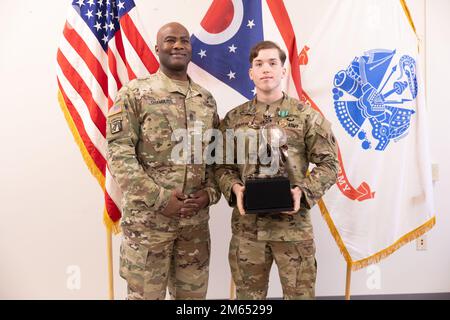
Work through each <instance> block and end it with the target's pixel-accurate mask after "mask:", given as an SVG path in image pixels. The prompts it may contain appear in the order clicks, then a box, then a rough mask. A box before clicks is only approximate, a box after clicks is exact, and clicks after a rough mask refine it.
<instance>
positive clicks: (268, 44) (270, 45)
mask: <svg viewBox="0 0 450 320" xmlns="http://www.w3.org/2000/svg"><path fill="white" fill-rule="evenodd" d="M264 49H277V50H278V55H279V56H280V60H281V64H283V65H284V62H285V61H286V53H285V52H284V51H283V50H281V48H280V47H279V46H278V45H277V44H276V43H275V42H273V41H261V42H258V43H257V44H255V45H254V46H253V48H251V49H250V56H249V61H250V65H251V64H253V60H254V59H255V58H256V57H257V56H258V54H259V51H260V50H264Z"/></svg>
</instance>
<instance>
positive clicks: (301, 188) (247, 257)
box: [216, 41, 339, 299]
mask: <svg viewBox="0 0 450 320" xmlns="http://www.w3.org/2000/svg"><path fill="white" fill-rule="evenodd" d="M285 59H286V55H285V53H284V52H283V51H282V50H281V49H280V48H279V47H278V46H277V45H276V44H275V43H273V42H270V41H263V42H260V43H259V44H257V45H256V46H254V47H253V48H252V50H251V52H250V63H251V68H250V71H249V74H250V78H251V79H252V80H253V81H254V83H255V86H256V96H255V98H254V99H253V100H251V101H248V102H246V103H244V104H242V105H240V106H238V107H236V108H234V109H233V110H231V111H230V112H228V113H227V115H226V116H225V118H224V119H223V120H222V122H221V125H220V129H221V130H222V132H223V135H224V136H225V131H226V129H234V130H238V129H241V130H248V129H249V128H252V129H253V130H254V128H257V129H261V128H262V126H263V125H265V124H277V125H278V126H279V127H282V128H284V131H285V133H286V136H287V145H288V159H289V161H288V162H287V164H286V166H287V167H286V170H287V173H288V177H289V180H290V183H291V188H292V189H291V193H292V197H293V203H294V210H293V211H292V212H286V213H273V214H245V210H244V207H243V193H244V191H245V187H244V185H245V180H246V178H247V177H249V176H250V175H251V174H253V173H255V171H256V167H255V165H254V164H249V163H248V161H246V163H245V164H238V163H236V162H235V164H224V165H220V166H218V167H217V169H216V180H217V182H218V183H219V186H220V189H221V191H222V193H223V194H224V196H225V198H226V199H227V201H228V203H229V204H230V206H232V207H234V210H233V214H232V233H233V236H232V239H231V243H230V249H229V262H230V266H231V272H232V276H233V280H234V282H235V284H236V293H237V298H238V299H265V298H266V295H267V289H268V281H269V272H270V269H271V266H272V262H273V260H274V259H275V262H276V264H277V266H278V270H279V276H280V280H281V285H282V288H283V297H284V298H285V299H310V298H314V287H315V279H316V268H317V264H316V260H315V245H314V237H313V227H312V224H311V218H310V214H309V209H311V207H313V206H314V204H315V203H316V202H317V201H318V200H319V199H320V198H321V197H322V195H323V194H324V193H325V191H326V190H327V189H329V188H330V187H331V186H332V185H333V184H334V183H335V181H336V178H337V173H338V166H339V163H338V160H337V147H336V141H335V138H334V136H333V133H332V131H331V124H330V122H328V121H327V120H326V119H324V118H323V117H322V116H321V115H320V114H319V113H318V112H317V111H315V110H313V109H312V108H311V107H310V106H307V105H305V104H302V103H300V102H299V101H298V100H296V99H294V98H291V97H289V96H287V95H286V94H285V93H284V92H283V91H282V89H281V79H282V78H283V77H284V76H285V73H286V69H285V68H284V67H283V64H284V61H285ZM246 159H248V155H246ZM235 161H236V160H235ZM310 163H313V164H315V167H314V169H313V170H312V171H311V173H310V174H309V175H307V170H308V167H309V164H310Z"/></svg>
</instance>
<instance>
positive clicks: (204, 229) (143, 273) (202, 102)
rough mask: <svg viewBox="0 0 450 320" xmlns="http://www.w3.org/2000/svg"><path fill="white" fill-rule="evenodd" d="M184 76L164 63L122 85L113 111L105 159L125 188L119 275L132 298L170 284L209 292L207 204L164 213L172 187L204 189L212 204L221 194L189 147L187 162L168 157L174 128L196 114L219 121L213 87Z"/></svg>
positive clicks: (180, 294)
mask: <svg viewBox="0 0 450 320" xmlns="http://www.w3.org/2000/svg"><path fill="white" fill-rule="evenodd" d="M185 84H186V87H183V86H182V83H181V82H179V81H174V80H171V79H170V78H168V77H167V76H166V75H165V74H164V73H163V72H162V71H160V70H159V71H158V72H156V73H155V74H153V75H151V76H149V77H148V78H146V79H141V80H133V81H130V83H128V84H127V85H126V86H124V87H123V88H122V89H121V90H120V91H119V93H118V95H117V98H116V101H115V104H114V106H113V107H112V108H111V110H110V111H109V113H108V126H107V141H108V164H109V168H110V171H111V173H112V175H113V177H114V179H115V181H116V182H117V183H118V184H119V186H120V188H121V190H122V192H123V202H122V209H123V210H122V213H123V216H122V220H121V227H122V230H123V235H124V239H123V242H122V245H121V255H120V275H121V276H122V277H123V278H124V279H126V280H127V283H128V298H129V299H164V298H165V295H166V287H167V285H168V287H169V293H170V294H171V296H172V298H175V299H204V298H205V296H206V289H207V286H208V267H209V254H210V237H209V227H208V219H209V209H208V208H205V209H202V210H200V211H199V212H198V213H197V214H196V215H194V216H192V217H191V218H180V217H179V216H177V217H176V218H169V217H166V216H164V215H162V214H161V212H162V211H163V210H164V208H165V206H166V205H167V203H168V201H169V198H170V195H171V192H172V190H174V189H180V190H181V191H182V192H183V193H184V194H186V195H188V194H190V193H194V192H196V191H198V190H200V189H204V190H206V192H207V193H208V195H209V201H210V205H212V204H214V203H217V201H218V200H219V198H220V191H219V190H218V188H217V186H216V184H215V182H214V172H213V167H211V166H206V165H205V164H204V163H203V162H201V163H198V161H190V160H195V159H193V156H192V157H191V154H189V157H188V159H189V162H187V163H186V162H184V163H182V164H179V163H176V162H175V161H174V159H172V158H171V152H172V148H173V147H174V146H175V145H176V144H177V143H178V142H177V141H172V139H171V136H172V132H174V131H175V130H177V129H186V128H192V127H193V126H194V122H195V121H201V122H202V123H203V124H204V128H203V130H206V129H210V128H213V127H215V128H217V126H218V124H219V119H218V116H217V109H216V103H215V100H214V98H213V97H212V96H211V94H210V93H209V92H208V91H206V90H205V89H203V88H202V87H200V86H199V85H197V84H195V83H193V82H192V81H190V85H189V86H188V85H187V82H185ZM197 133H198V132H197ZM200 134H202V132H200ZM191 138H192V137H191ZM206 144H207V143H206V142H203V146H202V147H204V145H206ZM193 150H194V149H192V151H193Z"/></svg>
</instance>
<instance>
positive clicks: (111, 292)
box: [106, 227, 114, 300]
mask: <svg viewBox="0 0 450 320" xmlns="http://www.w3.org/2000/svg"><path fill="white" fill-rule="evenodd" d="M106 244H107V249H106V250H107V251H108V291H109V292H108V293H109V300H114V279H113V255H112V232H111V228H110V227H107V228H106Z"/></svg>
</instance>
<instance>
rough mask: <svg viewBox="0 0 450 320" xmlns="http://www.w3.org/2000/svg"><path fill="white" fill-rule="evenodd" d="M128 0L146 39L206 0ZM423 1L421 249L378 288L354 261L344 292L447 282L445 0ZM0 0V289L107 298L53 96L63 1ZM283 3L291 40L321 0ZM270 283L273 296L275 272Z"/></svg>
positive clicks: (96, 235)
mask: <svg viewBox="0 0 450 320" xmlns="http://www.w3.org/2000/svg"><path fill="white" fill-rule="evenodd" d="M135 2H136V4H137V5H138V7H139V8H140V14H141V17H142V21H143V22H144V25H145V27H146V29H147V31H148V34H149V35H150V39H151V40H152V41H153V42H154V41H155V37H154V35H155V33H156V30H157V29H158V27H159V26H161V25H162V24H163V23H165V22H169V21H180V22H182V23H183V24H185V25H186V26H187V27H188V29H189V30H191V31H193V30H196V26H197V25H198V23H199V21H200V20H201V19H202V17H203V15H204V13H205V12H206V10H207V7H208V6H209V4H210V1H188V0H178V1H177V2H176V5H174V3H175V1H159V0H158V1H151V2H150V1H146V0H139V1H138V0H135ZM424 2H425V1H424V0H414V1H408V3H409V4H410V8H411V10H412V13H413V16H414V20H415V22H416V24H417V27H418V31H419V35H420V36H421V37H422V38H423V40H425V38H426V67H427V69H426V71H427V94H428V106H429V110H430V127H431V146H432V150H431V152H432V158H433V161H434V162H436V163H438V164H439V169H440V181H438V182H436V184H435V192H436V193H435V198H436V212H437V225H436V227H435V228H434V229H433V230H432V231H431V232H429V233H428V250H427V251H421V252H419V251H416V250H415V244H414V243H412V244H408V245H406V246H405V247H403V248H402V249H400V250H399V251H397V252H396V253H394V254H393V255H392V256H391V257H389V258H388V259H386V260H384V261H382V262H381V263H379V264H378V265H377V266H378V268H379V269H378V270H379V272H380V276H381V287H380V288H379V289H370V288H369V287H368V286H367V284H366V282H367V281H368V279H369V274H368V271H367V270H369V271H370V272H372V271H371V270H372V269H367V270H366V269H364V270H362V271H358V272H354V273H353V278H352V293H353V294H384V293H422V292H449V291H450V274H449V270H450V255H449V252H450V250H449V249H450V235H449V234H448V232H446V231H447V230H449V228H450V218H449V215H448V214H447V213H448V210H449V208H450V197H448V196H447V193H446V190H450V185H449V184H450V167H449V165H448V163H450V148H449V146H450V143H449V135H448V133H447V132H445V130H446V128H447V127H448V125H447V123H446V122H447V117H448V116H450V108H449V107H450V103H449V99H448V98H447V92H448V90H446V88H445V87H444V85H445V84H446V82H445V80H446V75H448V74H450V64H449V63H448V61H447V59H448V57H450V44H449V41H448V40H449V38H450V19H449V13H450V1H448V0H431V1H427V4H426V7H425V3H424ZM1 3H2V10H1V12H0V30H2V31H1V33H0V44H1V49H0V75H1V77H0V84H1V85H0V93H1V109H0V110H1V117H0V137H1V140H2V142H3V147H2V153H1V154H2V156H1V158H0V159H1V160H0V161H1V164H0V177H1V186H0V203H1V209H0V221H1V222H0V257H1V258H0V259H1V260H0V261H1V263H0V298H1V299H106V298H107V297H108V286H107V267H106V234H105V230H104V227H103V224H102V206H103V204H102V192H101V190H100V188H99V186H98V185H97V182H96V181H95V179H94V178H93V177H92V176H91V175H90V173H89V172H88V170H87V169H86V167H85V165H84V162H83V160H82V158H81V155H80V153H79V150H78V148H77V146H76V144H75V142H74V141H73V138H72V136H71V134H70V132H69V129H68V127H67V125H66V122H65V120H64V117H63V114H62V112H61V110H60V108H59V106H58V103H57V99H56V92H57V86H56V76H55V64H56V59H55V58H56V50H57V46H58V42H59V38H60V36H61V32H62V29H63V26H64V22H65V16H66V11H67V7H68V5H69V3H70V1H69V0H66V1H50V0H42V1H32V0H21V1H15V0H2V1H1ZM285 3H286V6H287V8H288V10H289V12H291V20H292V23H293V26H294V29H295V31H296V34H297V37H298V38H299V40H300V38H302V37H304V36H305V35H307V34H309V33H310V32H311V31H312V30H313V28H314V21H315V20H316V19H317V18H318V17H319V16H320V13H321V8H323V7H324V6H326V5H327V0H321V1H316V2H314V6H312V5H311V3H312V2H311V1H307V0H302V1H298V0H286V1H285ZM49 8H51V9H49ZM179 8H181V9H179ZM184 8H187V9H184ZM50 10H51V12H49V11H50ZM299 10H308V11H309V12H310V14H309V15H308V19H309V20H310V21H306V22H305V21H302V23H301V24H302V29H301V30H300V27H299V26H300V22H299V21H298V19H296V18H295V17H294V14H293V13H294V12H298V11H299ZM425 36H426V37H425ZM300 42H301V40H300ZM424 52H425V51H424ZM219 107H220V108H224V107H225V106H219ZM227 107H228V106H227ZM229 214H230V210H229V209H228V208H227V207H226V205H225V203H224V201H223V199H222V200H221V202H220V204H219V205H218V206H216V207H215V208H214V209H213V211H212V214H211V216H212V219H211V230H212V237H213V247H212V263H211V277H210V286H209V292H208V298H227V297H228V294H229V290H228V286H229V280H230V273H229V268H228V262H227V248H228V241H229V238H230V228H229V225H230V223H229ZM313 216H314V218H313V223H314V226H315V233H316V238H317V247H318V253H317V259H318V262H319V270H318V279H317V295H342V294H343V292H344V286H345V267H346V266H345V263H344V260H343V258H342V257H341V255H340V254H339V251H338V249H337V246H336V245H335V243H334V240H333V239H332V237H331V236H330V234H329V231H328V229H327V227H326V225H325V223H324V221H323V219H322V218H321V216H320V213H319V212H318V210H317V209H315V210H314V211H313ZM113 242H114V258H115V261H114V266H115V294H116V298H117V299H123V298H124V297H125V291H126V286H125V282H124V281H123V280H122V279H121V278H120V277H119V276H118V273H117V266H118V249H119V243H120V237H115V238H114V241H113ZM70 266H75V267H76V268H79V270H80V272H81V287H80V289H75V290H71V289H69V288H68V287H67V281H68V279H70V277H69V276H70V275H68V274H67V273H66V272H67V270H68V268H70ZM274 272H275V270H274ZM377 272H378V271H377ZM269 294H270V296H274V297H276V296H281V289H280V286H279V284H278V280H277V277H276V275H275V274H274V273H273V277H272V281H271V288H270V293H269Z"/></svg>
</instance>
